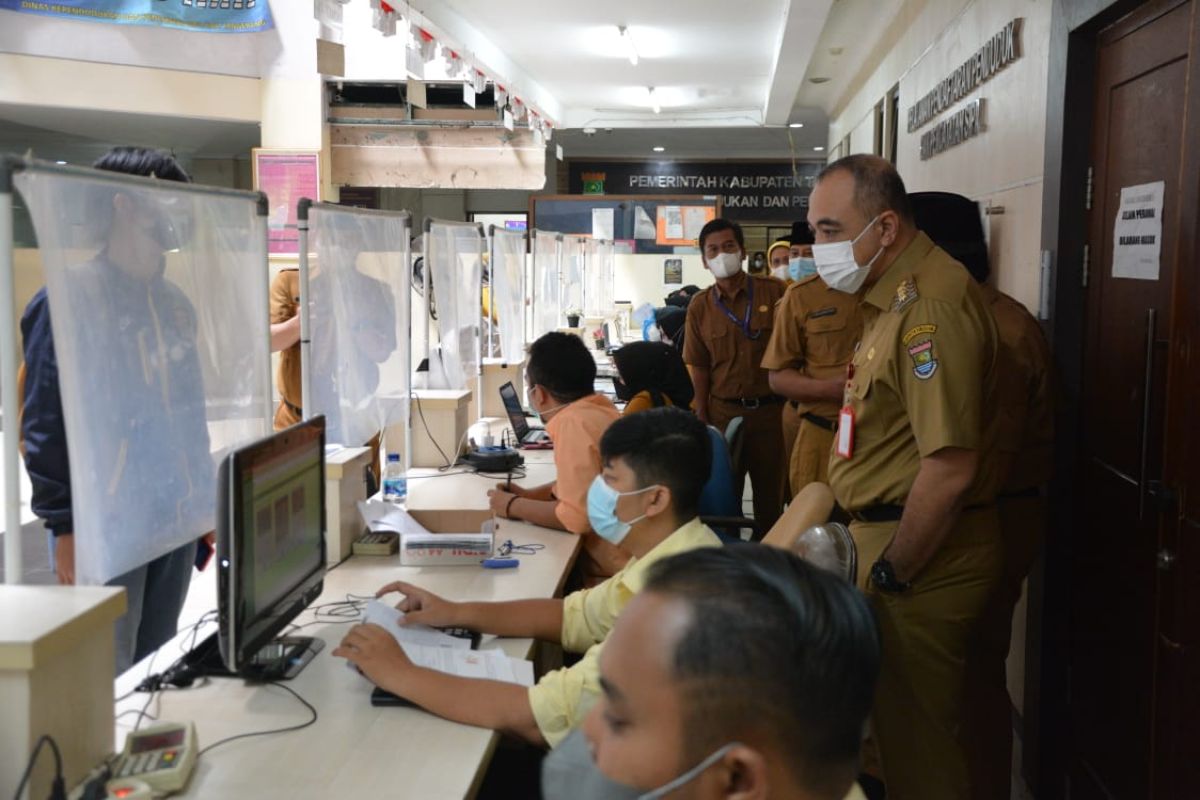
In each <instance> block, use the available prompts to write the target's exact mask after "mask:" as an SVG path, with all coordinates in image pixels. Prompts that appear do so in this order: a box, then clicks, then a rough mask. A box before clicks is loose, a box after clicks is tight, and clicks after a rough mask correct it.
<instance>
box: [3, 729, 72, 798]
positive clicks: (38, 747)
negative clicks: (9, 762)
mask: <svg viewBox="0 0 1200 800" xmlns="http://www.w3.org/2000/svg"><path fill="white" fill-rule="evenodd" d="M46 744H49V745H50V750H51V751H52V752H53V753H54V782H53V783H52V784H50V800H67V787H66V785H65V784H64V782H63V765H62V753H61V752H60V751H59V749H58V742H56V741H54V737H53V736H50V735H49V734H42V735H41V736H39V737H38V740H37V744H35V745H34V746H33V753H32V754H30V756H29V761H28V763H26V765H25V774H23V775H22V776H21V782H20V783H18V784H17V792H16V794H14V795H13V800H21V795H22V793H24V791H25V787H26V786H27V785H28V784H29V778H30V776H31V775H33V768H34V766H36V765H37V760H38V756H39V755H41V752H42V747H43V746H44V745H46Z"/></svg>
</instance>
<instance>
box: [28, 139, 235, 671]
mask: <svg viewBox="0 0 1200 800" xmlns="http://www.w3.org/2000/svg"><path fill="white" fill-rule="evenodd" d="M95 167H96V168H97V169H102V170H109V171H113V172H123V173H128V174H133V175H142V176H151V175H152V176H155V177H157V178H159V179H161V180H173V181H181V182H187V181H189V180H190V178H189V177H188V175H187V173H186V172H184V170H183V169H182V168H181V167H180V166H179V164H178V163H177V162H176V161H175V159H174V158H173V157H172V156H170V155H168V154H166V153H162V152H158V151H153V150H147V149H142V148H130V147H120V148H116V149H114V150H112V151H110V152H109V153H107V154H106V155H105V156H103V157H102V158H101V159H100V160H99V161H97V162H96V164H95ZM138 194H139V193H137V192H130V193H128V194H127V193H124V192H117V193H111V195H110V196H107V197H105V198H104V199H103V201H102V202H105V203H111V205H112V221H111V225H110V227H109V230H108V235H107V237H106V242H105V246H104V248H103V249H102V250H101V252H100V253H98V254H97V255H96V256H95V257H94V258H93V259H92V260H91V261H90V262H88V263H87V264H84V265H81V266H79V267H75V268H72V270H71V275H70V284H69V285H70V292H71V294H72V295H75V296H76V298H77V299H82V300H83V301H85V302H94V303H97V304H100V305H102V306H103V307H104V308H105V309H107V310H109V311H111V313H112V314H113V315H114V324H113V325H112V326H105V327H103V328H102V329H97V330H89V331H87V337H88V339H89V340H91V341H93V342H94V343H95V349H96V350H97V351H98V352H103V353H105V356H106V357H105V358H104V359H103V360H100V359H92V360H88V359H80V361H81V363H80V365H79V366H80V369H81V370H82V374H81V375H80V377H79V381H80V385H81V386H83V387H85V391H86V392H87V393H88V396H89V397H92V398H93V399H94V401H95V405H96V407H97V408H100V409H105V410H106V411H107V412H108V413H109V414H111V415H112V416H111V417H110V418H108V419H96V420H95V424H97V425H112V424H120V425H122V426H124V430H122V431H121V432H120V446H118V447H116V448H114V452H112V453H111V454H109V453H104V454H103V457H104V458H108V457H109V456H111V459H112V460H111V464H107V465H105V469H103V473H104V474H98V475H96V476H95V482H96V484H97V486H102V490H103V491H104V492H105V493H106V494H107V496H108V498H109V499H108V502H107V503H106V504H105V505H106V506H107V507H109V508H113V509H120V511H119V514H117V515H115V516H114V518H113V519H111V520H108V519H106V520H103V521H102V524H101V525H100V526H99V527H100V528H101V529H102V530H105V531H108V530H112V529H113V528H114V526H118V525H119V526H126V527H128V528H130V529H141V530H146V529H151V530H153V529H155V528H161V529H163V530H187V529H188V528H189V527H192V528H193V529H195V528H194V526H195V525H196V524H198V522H197V521H198V520H203V519H206V518H208V517H211V513H212V508H213V504H214V501H215V498H214V492H213V462H212V459H211V457H210V456H209V454H208V452H207V442H208V434H207V426H206V420H205V412H204V387H203V381H202V373H201V368H200V362H199V358H198V356H197V353H196V346H195V345H196V316H195V311H194V309H193V308H192V306H191V303H190V302H189V301H188V299H187V297H186V296H185V295H184V293H183V292H182V291H181V290H180V289H179V288H178V287H176V286H175V285H173V284H172V283H170V282H169V281H167V280H165V279H164V278H163V277H162V271H163V264H164V251H166V250H169V249H172V247H175V246H178V242H177V241H170V239H171V237H172V235H173V233H172V231H171V230H170V226H169V225H168V224H167V223H166V220H165V217H164V216H163V215H162V214H161V212H158V211H157V210H156V209H153V208H146V207H142V206H141V205H140V204H139V201H138V199H137V197H138ZM105 210H107V208H106V209H105ZM21 333H22V335H23V337H24V350H25V368H26V376H25V384H24V398H23V399H24V403H23V406H24V411H23V416H22V422H21V429H22V435H23V439H24V445H25V465H26V469H27V471H28V473H29V478H30V482H31V484H32V488H33V499H32V507H33V511H34V513H35V514H37V515H38V516H39V517H40V518H41V519H42V520H43V521H44V522H45V524H46V527H47V528H48V529H49V530H50V533H51V534H52V537H53V561H54V568H55V572H56V573H57V575H58V580H59V582H60V583H63V584H72V583H74V582H75V537H74V531H75V525H74V521H73V517H72V504H71V500H72V488H71V478H70V470H69V456H68V446H67V436H66V428H65V425H64V416H63V404H62V396H61V393H60V388H59V382H58V360H57V356H56V352H55V344H54V337H53V332H52V330H51V324H50V303H49V299H48V297H47V294H46V290H45V289H44V288H43V289H41V290H39V291H38V293H37V294H36V295H34V297H33V299H32V300H31V301H30V303H29V305H28V306H27V307H26V309H25V313H24V315H23V316H22V319H21ZM106 416H107V415H106ZM189 442H190V443H191V444H190V445H189V444H187V443H189ZM196 443H201V446H197V444H196ZM150 453H153V457H154V459H155V462H156V463H163V464H164V468H163V470H162V477H161V481H162V482H163V485H162V486H158V487H156V489H157V491H155V492H147V491H145V486H143V485H139V481H138V480H137V477H136V476H137V470H132V469H129V468H128V465H129V464H136V463H139V459H141V458H143V457H147V454H150ZM93 466H95V465H93ZM97 471H99V470H97ZM77 489H79V490H80V491H96V490H97V489H96V487H93V486H87V487H77ZM117 517H119V518H117ZM200 530H203V528H200ZM195 554H196V545H195V544H194V543H191V542H189V543H188V544H186V545H183V546H181V547H179V548H177V549H175V550H174V551H172V552H170V553H167V554H166V555H163V556H160V557H158V558H156V559H154V560H153V561H150V562H149V563H148V564H143V565H142V566H140V567H137V568H135V569H133V570H131V571H129V572H127V573H125V574H122V575H119V576H117V577H116V578H114V579H112V580H111V581H109V584H110V585H118V586H123V587H124V588H125V589H126V593H127V611H126V613H125V615H124V616H123V617H122V618H121V619H120V620H118V622H117V626H116V638H117V641H116V661H117V670H118V672H121V671H124V670H125V669H127V668H128V667H129V666H130V665H132V664H133V663H136V662H137V661H139V660H141V659H142V658H144V657H145V656H146V655H148V654H149V653H151V652H153V651H154V650H155V649H157V648H158V647H160V646H161V645H162V644H163V643H164V642H166V641H167V640H168V639H170V638H171V637H172V636H173V635H174V634H175V632H176V626H177V623H178V618H179V612H180V610H181V609H182V607H183V601H184V599H185V597H186V596H187V588H188V583H189V580H190V576H191V567H192V564H193V562H194V559H195Z"/></svg>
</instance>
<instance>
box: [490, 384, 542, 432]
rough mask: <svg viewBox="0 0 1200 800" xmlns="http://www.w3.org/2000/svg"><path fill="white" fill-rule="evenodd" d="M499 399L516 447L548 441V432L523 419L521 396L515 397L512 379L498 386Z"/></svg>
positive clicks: (523, 411) (515, 391) (515, 392)
mask: <svg viewBox="0 0 1200 800" xmlns="http://www.w3.org/2000/svg"><path fill="white" fill-rule="evenodd" d="M500 401H501V402H502V403H504V413H505V414H507V415H508V422H509V424H510V425H512V429H513V434H514V435H515V436H516V438H517V446H518V447H525V446H527V445H531V444H540V443H543V442H549V441H550V434H548V433H546V429H545V428H531V427H530V426H529V423H528V422H526V421H525V410H524V409H523V408H521V398H519V397H517V390H516V388H514V387H513V385H512V381H509V382H508V383H506V384H504V385H503V386H501V387H500Z"/></svg>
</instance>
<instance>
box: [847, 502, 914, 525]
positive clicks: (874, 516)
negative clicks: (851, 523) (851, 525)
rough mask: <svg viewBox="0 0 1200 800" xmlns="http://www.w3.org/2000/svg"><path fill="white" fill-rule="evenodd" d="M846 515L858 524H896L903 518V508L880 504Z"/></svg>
mask: <svg viewBox="0 0 1200 800" xmlns="http://www.w3.org/2000/svg"><path fill="white" fill-rule="evenodd" d="M848 513H849V514H850V516H851V517H852V518H854V519H856V520H858V521H859V522H898V521H899V520H900V518H901V517H903V516H904V506H897V505H890V504H887V503H880V504H879V505H877V506H867V507H866V508H863V509H859V510H858V511H850V512H848Z"/></svg>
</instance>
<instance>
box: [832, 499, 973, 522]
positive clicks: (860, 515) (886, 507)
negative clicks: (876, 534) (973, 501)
mask: <svg viewBox="0 0 1200 800" xmlns="http://www.w3.org/2000/svg"><path fill="white" fill-rule="evenodd" d="M988 505H989V504H980V505H974V506H967V507H966V508H964V509H963V513H964V514H965V513H967V512H968V511H982V510H983V509H985V508H987V507H988ZM846 513H848V514H849V515H850V516H851V517H852V518H853V519H856V520H858V521H859V522H899V521H900V518H901V517H903V516H904V506H897V505H892V504H889V503H880V504H879V505H876V506H867V507H866V508H863V509H859V510H858V511H848V512H846Z"/></svg>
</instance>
